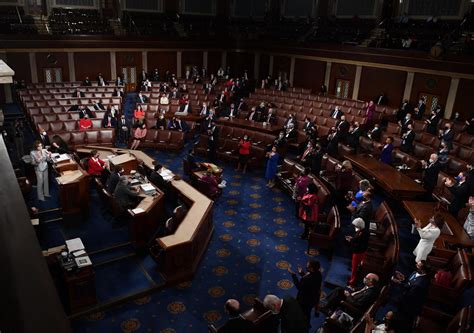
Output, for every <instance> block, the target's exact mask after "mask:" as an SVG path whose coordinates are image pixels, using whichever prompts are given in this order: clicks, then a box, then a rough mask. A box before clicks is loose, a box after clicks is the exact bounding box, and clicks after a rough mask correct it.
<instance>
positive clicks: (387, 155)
mask: <svg viewBox="0 0 474 333" xmlns="http://www.w3.org/2000/svg"><path fill="white" fill-rule="evenodd" d="M392 152H393V145H392V144H391V143H390V144H386V145H385V146H383V148H382V152H381V153H380V160H381V161H382V162H383V163H385V164H392Z"/></svg>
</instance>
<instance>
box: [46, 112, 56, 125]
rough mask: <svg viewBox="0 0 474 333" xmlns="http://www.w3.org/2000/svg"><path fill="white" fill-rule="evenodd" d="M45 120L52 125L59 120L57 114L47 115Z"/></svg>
mask: <svg viewBox="0 0 474 333" xmlns="http://www.w3.org/2000/svg"><path fill="white" fill-rule="evenodd" d="M44 120H45V121H47V122H49V123H50V122H53V121H56V120H58V116H56V114H54V113H50V114H45V115H44Z"/></svg>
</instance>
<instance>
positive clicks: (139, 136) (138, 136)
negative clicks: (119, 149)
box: [130, 123, 148, 149]
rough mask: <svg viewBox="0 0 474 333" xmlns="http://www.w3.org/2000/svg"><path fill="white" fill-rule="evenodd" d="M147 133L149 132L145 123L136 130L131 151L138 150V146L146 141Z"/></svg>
mask: <svg viewBox="0 0 474 333" xmlns="http://www.w3.org/2000/svg"><path fill="white" fill-rule="evenodd" d="M147 132H148V131H147V128H146V124H145V123H143V124H142V125H141V126H140V127H137V128H136V129H135V132H134V133H133V142H132V145H131V147H130V149H137V148H138V146H139V145H140V142H142V141H143V140H145V137H146V133H147Z"/></svg>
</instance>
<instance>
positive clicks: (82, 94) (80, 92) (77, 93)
mask: <svg viewBox="0 0 474 333" xmlns="http://www.w3.org/2000/svg"><path fill="white" fill-rule="evenodd" d="M85 96H86V95H85V94H84V93H83V92H82V91H75V92H73V93H72V97H75V98H78V97H85Z"/></svg>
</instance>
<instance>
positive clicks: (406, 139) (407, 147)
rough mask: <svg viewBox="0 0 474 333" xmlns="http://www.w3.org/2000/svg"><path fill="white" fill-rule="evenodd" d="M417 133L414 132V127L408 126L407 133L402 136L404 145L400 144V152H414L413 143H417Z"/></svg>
mask: <svg viewBox="0 0 474 333" xmlns="http://www.w3.org/2000/svg"><path fill="white" fill-rule="evenodd" d="M415 137H416V135H415V131H413V125H412V124H408V126H407V131H406V132H405V133H403V135H402V143H401V144H400V150H401V151H403V152H404V153H407V154H410V153H411V152H412V150H413V142H414V141H415Z"/></svg>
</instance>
